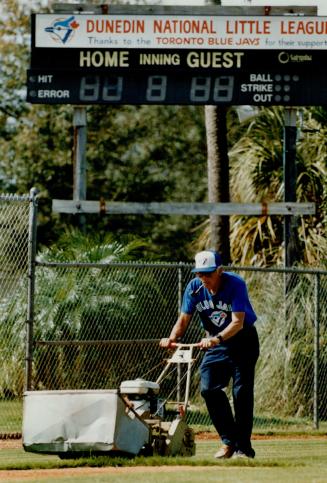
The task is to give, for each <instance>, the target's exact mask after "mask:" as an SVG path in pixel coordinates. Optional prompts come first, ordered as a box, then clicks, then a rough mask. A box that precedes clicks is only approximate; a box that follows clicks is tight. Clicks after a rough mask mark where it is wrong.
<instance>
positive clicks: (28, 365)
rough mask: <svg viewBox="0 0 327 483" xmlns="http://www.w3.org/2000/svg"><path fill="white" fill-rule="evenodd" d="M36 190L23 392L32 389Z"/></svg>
mask: <svg viewBox="0 0 327 483" xmlns="http://www.w3.org/2000/svg"><path fill="white" fill-rule="evenodd" d="M36 195H37V189H36V188H32V189H31V191H30V198H29V201H30V207H29V223H28V287H27V319H26V362H25V391H29V390H31V389H32V365H33V325H34V291H35V258H36V223H37V219H36V217H37V199H36Z"/></svg>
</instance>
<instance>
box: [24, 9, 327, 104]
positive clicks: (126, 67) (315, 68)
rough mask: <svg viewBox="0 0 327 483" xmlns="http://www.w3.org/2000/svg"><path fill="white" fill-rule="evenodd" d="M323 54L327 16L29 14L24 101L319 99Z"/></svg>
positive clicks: (326, 98) (326, 57)
mask: <svg viewBox="0 0 327 483" xmlns="http://www.w3.org/2000/svg"><path fill="white" fill-rule="evenodd" d="M140 10H141V9H140ZM326 61H327V17H309V16H308V17H304V16H289V15H287V16H286V15H285V16H271V17H269V16H225V15H224V16H205V15H194V16H185V15H171V14H170V15H127V14H119V15H97V14H76V15H75V14H34V15H33V16H32V48H31V65H30V69H29V70H28V73H27V100H28V101H29V102H32V103H41V104H194V105H196V104H199V105H200V104H217V105H218V104H221V105H244V104H249V105H299V106H300V105H303V106H304V105H321V104H326V103H327V69H326V67H325V66H326Z"/></svg>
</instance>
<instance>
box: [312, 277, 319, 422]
mask: <svg viewBox="0 0 327 483" xmlns="http://www.w3.org/2000/svg"><path fill="white" fill-rule="evenodd" d="M319 298H320V274H319V273H317V274H316V276H315V313H314V349H313V351H314V360H313V371H314V375H313V425H314V428H315V429H319V319H320V299H319Z"/></svg>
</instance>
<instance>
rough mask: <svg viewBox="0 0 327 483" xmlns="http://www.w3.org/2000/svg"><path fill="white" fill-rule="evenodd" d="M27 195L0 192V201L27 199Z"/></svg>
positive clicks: (28, 198)
mask: <svg viewBox="0 0 327 483" xmlns="http://www.w3.org/2000/svg"><path fill="white" fill-rule="evenodd" d="M29 200H30V197H29V195H15V194H4V193H0V201H29Z"/></svg>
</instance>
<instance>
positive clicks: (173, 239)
mask: <svg viewBox="0 0 327 483" xmlns="http://www.w3.org/2000/svg"><path fill="white" fill-rule="evenodd" d="M1 9H2V12H1V13H2V16H1V20H0V32H1V37H0V65H1V67H0V69H1V70H0V86H1V91H0V189H1V191H4V192H16V193H26V192H28V191H29V189H30V188H31V187H32V186H36V187H37V188H38V189H39V193H40V195H39V197H40V202H39V205H40V219H39V240H40V241H41V243H44V244H46V245H49V244H51V243H53V242H54V241H57V240H58V238H59V237H60V235H61V233H62V232H63V231H64V229H65V227H66V226H67V225H73V226H74V225H77V224H78V219H77V218H76V217H74V216H68V215H58V214H54V213H52V209H51V200H52V199H56V198H57V199H72V197H73V141H74V131H73V126H72V121H73V107H72V106H65V105H64V106H60V105H57V106H56V105H54V106H46V105H35V104H34V105H30V104H28V103H26V101H25V82H26V69H27V67H28V63H29V41H30V32H29V29H30V27H29V14H30V6H29V5H27V4H26V3H23V4H21V3H20V2H18V0H5V1H4V2H3V3H2V5H1ZM35 11H38V12H41V11H42V8H41V7H40V6H39V7H38V6H37V4H36V3H35ZM303 117H304V123H305V127H306V130H302V131H301V136H300V137H299V139H298V143H297V165H298V180H297V196H298V201H314V202H315V203H316V204H317V214H316V216H314V217H303V218H301V219H300V220H299V221H300V223H299V234H300V237H301V241H302V247H303V253H304V255H303V261H304V262H305V263H309V264H312V265H319V264H320V265H321V264H322V263H323V258H324V253H325V252H326V236H325V228H326V204H327V201H326V199H327V195H326V156H327V153H326V141H325V139H326V129H327V115H326V109H325V108H323V107H321V108H307V109H303ZM87 119H88V126H87V156H86V157H87V199H89V200H100V198H101V197H102V198H104V199H105V200H111V201H140V202H148V201H184V202H186V201H189V202H196V201H207V173H206V152H207V149H206V135H205V125H204V112H203V108H202V107H199V106H197V107H194V106H89V107H88V108H87ZM227 133H228V144H229V151H230V152H229V156H230V193H231V201H235V202H260V201H262V200H265V201H267V202H271V201H282V193H283V180H282V178H283V173H282V156H283V144H282V138H283V109H282V108H280V107H272V108H262V109H261V110H260V115H259V116H257V117H256V118H255V119H254V120H251V121H249V122H248V123H247V124H240V123H239V121H238V119H237V116H236V114H235V110H234V109H233V108H230V109H229V110H228V113H227ZM230 221H231V253H232V261H233V263H242V264H244V263H252V264H261V265H264V264H268V265H270V264H275V263H279V262H280V261H281V259H282V253H283V248H282V243H283V235H282V231H283V226H282V223H283V220H282V218H281V217H279V218H278V217H262V218H257V217H236V216H234V217H232V218H231V220H230ZM86 232H87V233H88V232H98V233H99V234H100V235H102V236H104V235H105V234H106V233H112V234H114V235H115V236H116V237H117V239H120V237H122V236H124V235H126V234H131V233H132V234H134V235H136V236H137V237H138V238H139V237H141V236H142V237H144V238H145V239H146V240H147V242H148V243H147V245H146V248H144V251H143V255H144V256H145V257H147V258H159V259H161V260H164V259H166V260H183V261H187V260H190V259H191V258H192V257H193V251H194V250H195V249H198V248H201V247H203V246H208V244H209V235H208V221H207V219H206V217H181V216H169V217H168V216H154V215H146V216H117V215H116V216H101V214H100V213H99V215H88V216H87V217H86Z"/></svg>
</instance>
